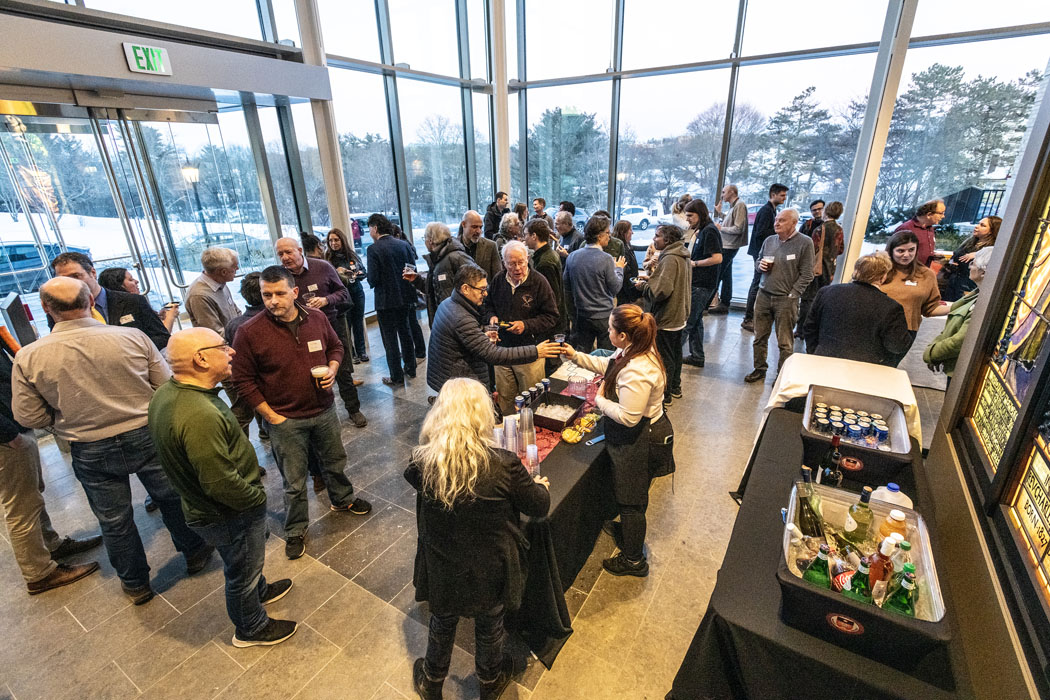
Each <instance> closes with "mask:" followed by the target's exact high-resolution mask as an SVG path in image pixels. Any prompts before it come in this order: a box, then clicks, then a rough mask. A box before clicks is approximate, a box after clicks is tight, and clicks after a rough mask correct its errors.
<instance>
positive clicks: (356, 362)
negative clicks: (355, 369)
mask: <svg viewBox="0 0 1050 700" xmlns="http://www.w3.org/2000/svg"><path fill="white" fill-rule="evenodd" d="M354 364H355V365H359V364H361V358H360V357H358V356H357V355H354Z"/></svg>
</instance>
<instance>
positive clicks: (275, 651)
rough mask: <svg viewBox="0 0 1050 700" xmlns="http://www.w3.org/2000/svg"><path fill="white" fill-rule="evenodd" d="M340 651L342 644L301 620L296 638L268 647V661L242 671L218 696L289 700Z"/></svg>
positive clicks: (254, 699) (256, 699) (266, 657)
mask: <svg viewBox="0 0 1050 700" xmlns="http://www.w3.org/2000/svg"><path fill="white" fill-rule="evenodd" d="M338 653H339V647H337V646H336V645H334V644H332V643H331V642H329V641H328V640H327V639H325V638H324V637H322V636H321V635H320V634H318V633H317V632H315V631H314V630H313V629H311V628H310V626H309V625H306V624H301V623H300V625H299V629H298V630H297V631H296V633H295V636H294V637H292V638H291V639H289V640H288V641H286V642H283V643H281V644H278V645H277V646H274V647H268V648H267V650H266V653H265V663H257V664H255V665H254V666H252V668H251V669H250V670H248V671H247V672H245V673H242V674H241V675H240V676H238V677H237V679H236V680H235V681H234V682H233V683H231V684H230V685H229V686H228V687H227V688H226V689H225V690H224V691H223V692H221V693H220V694H219V695H218V696H217V697H220V698H229V699H231V700H232V699H233V698H248V697H250V698H252V700H286V698H289V697H291V696H293V695H295V694H296V693H298V692H299V691H300V690H302V689H303V687H304V686H305V685H306V684H307V683H309V682H310V679H312V678H313V677H314V676H315V675H316V674H317V672H318V671H320V670H321V669H322V668H324V667H325V665H326V664H327V663H328V662H329V661H330V660H331V659H332V658H334V657H335V656H336V654H338ZM343 697H346V695H344V696H343Z"/></svg>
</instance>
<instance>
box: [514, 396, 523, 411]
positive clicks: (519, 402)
mask: <svg viewBox="0 0 1050 700" xmlns="http://www.w3.org/2000/svg"><path fill="white" fill-rule="evenodd" d="M514 407H515V408H517V409H518V410H519V411H520V410H521V409H523V408H525V397H524V396H522V395H521V394H518V395H517V396H515V397H514Z"/></svg>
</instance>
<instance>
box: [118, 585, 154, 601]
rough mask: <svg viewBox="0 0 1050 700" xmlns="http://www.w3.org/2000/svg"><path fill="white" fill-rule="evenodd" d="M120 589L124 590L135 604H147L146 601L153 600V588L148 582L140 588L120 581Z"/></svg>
mask: <svg viewBox="0 0 1050 700" xmlns="http://www.w3.org/2000/svg"><path fill="white" fill-rule="evenodd" d="M120 590H122V591H124V595H126V596H128V597H129V598H131V602H132V603H134V604H135V605H145V604H146V603H148V602H150V601H151V600H153V589H152V588H150V585H149V584H148V583H147V584H146V585H145V586H139V587H138V588H132V587H131V586H127V585H125V584H124V582H123V581H121V582H120Z"/></svg>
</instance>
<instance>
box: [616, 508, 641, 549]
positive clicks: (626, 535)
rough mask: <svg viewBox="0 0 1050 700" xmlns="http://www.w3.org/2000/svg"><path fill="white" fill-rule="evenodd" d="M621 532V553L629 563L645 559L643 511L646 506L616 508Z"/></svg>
mask: <svg viewBox="0 0 1050 700" xmlns="http://www.w3.org/2000/svg"><path fill="white" fill-rule="evenodd" d="M618 508H619V511H620V527H621V528H622V532H623V553H624V556H626V557H627V558H628V559H630V560H631V561H639V560H641V559H644V558H645V510H646V508H647V506H645V505H642V506H625V505H623V504H620V505H619V506H618Z"/></svg>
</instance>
